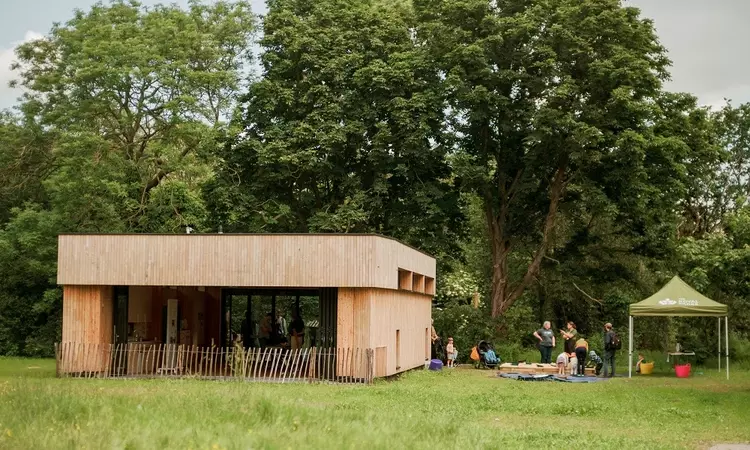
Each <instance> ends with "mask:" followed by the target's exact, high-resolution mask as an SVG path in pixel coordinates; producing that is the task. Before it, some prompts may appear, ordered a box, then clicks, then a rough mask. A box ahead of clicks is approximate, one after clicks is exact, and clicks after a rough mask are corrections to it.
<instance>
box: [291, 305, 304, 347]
mask: <svg viewBox="0 0 750 450" xmlns="http://www.w3.org/2000/svg"><path fill="white" fill-rule="evenodd" d="M289 331H290V333H289V334H290V335H291V338H292V350H299V349H301V348H302V345H303V344H304V342H305V322H304V321H303V320H302V317H300V315H299V313H298V312H295V313H294V316H293V319H292V324H291V326H290V327H289Z"/></svg>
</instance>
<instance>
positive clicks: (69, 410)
mask: <svg viewBox="0 0 750 450" xmlns="http://www.w3.org/2000/svg"><path fill="white" fill-rule="evenodd" d="M700 372H702V375H694V376H693V377H692V378H690V379H676V378H674V377H673V376H669V375H668V373H665V374H663V375H659V374H656V375H655V376H652V377H645V376H640V377H637V378H634V379H632V380H628V379H614V380H609V381H604V382H600V383H593V384H567V383H524V382H519V381H511V380H505V379H498V378H497V377H496V376H495V373H494V372H493V371H482V370H474V369H468V368H467V369H456V370H452V371H448V370H445V371H443V372H440V373H434V372H427V371H415V372H411V373H408V374H405V375H404V376H402V377H401V379H399V380H397V381H378V382H376V383H375V385H373V386H342V385H326V384H317V385H306V384H285V385H280V384H260V383H246V382H220V381H198V380H188V379H184V380H117V379H110V380H83V379H56V378H54V364H53V363H52V362H50V361H46V360H44V361H40V360H24V359H7V358H5V359H3V358H0V448H41V449H45V448H96V449H98V448H123V449H124V448H127V449H150V448H180V449H189V448H193V449H198V448H206V449H218V448H226V449H235V448H239V449H245V448H253V449H287V448H306V449H307V448H368V449H399V448H416V449H420V448H436V447H438V448H535V449H536V448H555V449H559V448H568V447H578V448H596V449H601V448H617V449H622V448H628V449H630V448H701V447H705V446H708V445H709V444H712V443H717V442H750V427H748V425H747V424H748V423H750V408H748V405H750V373H748V372H740V371H735V372H734V374H733V375H732V379H731V380H730V381H726V380H724V379H723V378H722V376H721V374H718V373H716V370H715V369H714V370H713V371H711V370H709V369H704V370H700ZM696 373H697V371H696Z"/></svg>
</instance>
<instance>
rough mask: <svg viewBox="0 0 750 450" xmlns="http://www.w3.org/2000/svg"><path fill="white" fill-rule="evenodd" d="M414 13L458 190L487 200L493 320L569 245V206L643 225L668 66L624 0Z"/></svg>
mask: <svg viewBox="0 0 750 450" xmlns="http://www.w3.org/2000/svg"><path fill="white" fill-rule="evenodd" d="M415 5H416V8H417V11H418V15H419V17H420V23H419V26H418V32H419V34H420V36H421V37H422V39H423V40H424V41H425V42H426V45H427V47H428V48H429V52H430V57H431V58H432V61H433V62H434V67H433V70H434V71H435V72H436V73H437V74H438V75H439V77H440V78H443V79H444V83H443V88H444V89H445V92H446V93H447V95H446V103H447V105H448V106H449V107H450V114H449V116H448V118H447V119H448V120H449V123H450V133H451V135H452V138H453V140H452V142H454V143H455V150H456V153H455V158H454V160H453V167H454V171H455V174H456V177H457V182H458V183H459V184H460V185H461V187H462V188H463V189H464V190H466V191H468V192H473V193H475V194H476V195H477V196H478V197H479V198H480V199H481V201H482V205H483V207H482V210H483V214H484V217H485V219H486V221H487V230H488V232H489V236H490V240H489V244H490V245H489V246H490V249H491V252H492V262H493V268H492V292H491V297H490V298H491V303H492V315H493V317H497V316H499V315H502V314H504V313H505V312H506V311H507V310H508V308H509V307H510V306H512V305H513V303H514V302H515V301H516V300H517V299H519V298H520V297H521V296H522V295H523V293H524V291H525V290H526V289H527V288H528V287H529V286H530V285H531V283H532V282H533V280H534V278H535V277H536V276H537V275H538V274H539V271H540V268H541V264H542V261H543V260H544V258H545V257H546V256H547V254H548V252H549V251H550V250H551V249H553V248H554V246H555V244H556V243H557V244H558V245H560V244H564V243H565V242H564V241H561V239H560V237H561V236H560V234H562V233H560V232H561V231H564V225H561V222H562V220H561V218H560V217H559V216H560V215H562V214H564V211H561V210H562V209H563V208H564V207H565V204H564V203H565V202H571V203H574V206H573V207H574V208H575V209H578V210H579V211H580V210H583V211H584V214H590V215H595V216H599V215H600V214H602V213H603V212H604V213H606V214H607V215H608V216H610V217H613V219H610V220H614V219H621V218H620V217H617V216H616V214H617V211H618V209H624V208H627V211H623V215H624V216H626V217H627V218H628V219H630V220H639V219H640V217H638V216H636V217H632V216H633V213H640V214H643V213H644V212H645V211H646V210H647V208H648V206H649V205H648V200H649V199H650V198H651V196H652V195H654V194H656V191H657V190H658V188H655V186H654V185H652V183H653V184H656V183H668V182H669V179H668V178H666V179H664V180H657V179H649V177H648V175H649V171H650V170H651V171H653V170H654V169H652V168H651V167H650V165H652V164H656V165H658V166H661V164H660V163H659V162H655V163H653V162H651V161H649V160H648V159H647V158H646V153H647V151H648V150H649V146H650V145H651V144H650V142H651V139H652V137H653V136H652V134H651V130H650V129H649V127H648V125H647V124H648V122H649V121H650V120H652V119H653V118H654V111H653V110H654V101H655V99H657V98H658V96H659V94H660V92H661V91H660V89H661V80H662V79H664V78H666V76H667V73H666V65H667V63H668V60H667V58H666V56H665V54H664V49H663V48H662V47H661V46H660V45H659V43H658V40H657V38H656V34H655V32H654V29H653V26H652V24H651V23H650V22H649V21H647V20H644V19H641V18H640V17H639V16H638V11H637V10H636V9H633V8H625V7H622V6H621V5H620V2H619V1H614V0H612V1H601V0H591V1H580V0H571V1H563V2H559V1H555V2H551V1H550V2H546V1H544V2H534V3H530V2H527V1H523V0H508V1H502V2H490V3H488V2H485V1H481V0H464V1H460V2H449V1H442V0H423V1H417V2H415ZM605 30H606V31H605ZM604 36H606V37H604ZM592 55H595V57H592ZM663 175H664V174H663ZM627 213H630V214H627ZM606 219H607V217H605V220H606ZM556 241H557V242H556Z"/></svg>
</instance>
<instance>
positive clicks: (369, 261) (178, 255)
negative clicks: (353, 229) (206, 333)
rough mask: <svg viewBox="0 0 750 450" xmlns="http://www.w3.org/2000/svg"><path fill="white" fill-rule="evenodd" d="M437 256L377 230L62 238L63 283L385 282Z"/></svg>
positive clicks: (425, 268) (431, 270)
mask: <svg viewBox="0 0 750 450" xmlns="http://www.w3.org/2000/svg"><path fill="white" fill-rule="evenodd" d="M399 268H403V269H405V270H409V271H413V272H416V273H419V274H422V275H425V276H428V277H432V278H434V277H435V259H434V258H432V257H430V256H428V255H425V254H424V253H421V252H419V251H417V250H414V249H412V248H410V247H408V246H405V245H403V244H401V243H399V242H397V241H395V240H392V239H388V238H385V237H382V236H375V235H353V234H352V235H340V234H337V235H334V234H331V235H321V234H307V235H274V234H267V235H252V234H238V235H232V234H181V235H180V234H178V235H145V234H140V235H139V234H133V235H106V234H105V235H61V236H60V237H59V248H58V275H57V281H58V284H61V285H114V286H214V287H224V286H232V287H309V288H321V287H380V288H388V289H398V269H399Z"/></svg>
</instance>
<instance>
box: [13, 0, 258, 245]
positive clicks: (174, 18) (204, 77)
mask: <svg viewBox="0 0 750 450" xmlns="http://www.w3.org/2000/svg"><path fill="white" fill-rule="evenodd" d="M254 24H255V19H254V16H253V15H252V14H251V12H250V9H249V4H248V3H247V2H242V1H240V2H236V3H227V2H223V1H221V2H217V3H216V4H213V5H211V6H206V5H203V4H201V3H199V2H191V3H190V7H189V9H188V10H187V11H183V10H181V9H179V8H178V7H176V6H156V7H154V8H146V7H143V6H141V4H139V3H138V2H136V1H122V0H121V1H114V2H113V3H111V4H110V5H106V6H105V5H102V4H97V5H95V6H94V7H92V9H91V10H90V11H87V12H84V11H80V10H79V11H76V13H75V17H74V18H73V19H72V20H70V21H69V22H67V23H66V24H64V25H56V26H54V27H53V28H52V31H51V33H50V35H49V36H48V37H45V38H42V39H38V40H35V41H31V42H28V43H26V44H23V45H21V46H20V47H19V48H18V49H17V55H18V62H17V63H16V64H15V66H14V68H15V69H16V71H17V73H18V80H17V81H16V84H17V85H20V86H23V87H24V88H25V93H24V95H23V102H22V104H21V110H22V112H23V113H24V114H25V115H26V116H27V117H30V118H33V120H34V121H35V122H36V123H38V124H39V125H40V126H43V127H47V128H49V129H52V130H58V131H59V132H61V133H64V135H62V136H61V138H60V139H61V140H62V142H61V143H58V147H60V149H58V151H56V154H57V156H58V158H59V161H58V162H57V164H58V165H59V166H61V170H59V171H58V172H57V175H64V174H65V172H66V170H67V171H68V172H69V173H68V174H67V175H64V176H68V175H73V173H75V172H78V171H79V170H80V169H83V168H86V169H87V170H92V171H93V172H95V173H96V178H97V181H96V182H94V184H88V185H82V186H78V187H72V186H69V187H72V188H73V190H77V191H79V192H80V191H81V190H83V191H84V192H85V191H86V190H87V189H88V188H93V189H94V190H93V191H90V192H91V194H92V195H97V191H98V190H100V189H103V191H102V192H104V193H105V194H104V197H105V198H103V201H104V202H106V203H110V202H113V201H114V202H115V203H116V204H118V205H117V206H116V207H115V208H114V209H116V210H117V214H116V216H117V217H116V218H115V217H113V218H112V219H113V220H116V221H119V222H120V224H119V226H118V227H117V228H120V229H127V230H143V231H155V230H158V229H163V228H164V224H159V223H156V224H153V223H145V220H146V217H148V216H149V214H148V209H149V201H150V199H151V194H152V192H153V191H154V190H155V189H157V188H159V187H162V186H163V185H164V184H165V183H166V182H170V181H175V182H177V183H183V184H188V185H191V186H193V188H194V189H197V186H198V185H199V184H200V183H201V182H202V181H204V180H205V179H206V178H207V177H208V176H210V174H211V171H210V164H209V163H210V161H208V160H207V157H208V154H207V151H208V150H210V149H211V148H212V147H213V146H214V145H215V142H216V139H217V138H218V137H220V136H221V133H222V131H223V129H224V123H223V122H224V120H225V119H226V118H227V116H228V115H229V113H230V112H231V111H232V109H233V107H234V102H233V100H234V92H236V91H237V90H238V89H239V87H240V86H241V79H242V69H243V67H244V65H245V63H246V62H247V61H248V58H249V49H250V45H251V40H250V38H251V36H252V33H253V30H254V26H255V25H254ZM102 162H104V163H105V164H102ZM110 163H114V164H110ZM81 164H83V166H81ZM65 167H67V168H68V169H65ZM102 171H107V173H103V172H102ZM75 180H76V177H75V176H74V177H73V178H67V181H72V182H74V181H75ZM115 180H116V181H115ZM83 181H84V182H88V180H83ZM110 181H115V182H116V183H117V184H118V186H117V187H114V186H108V187H107V186H103V185H102V183H104V184H106V183H108V182H110ZM60 183H61V180H59V179H58V180H57V181H56V182H55V183H53V184H55V185H56V186H59V184H60ZM112 189H115V190H116V191H118V192H112ZM165 189H167V190H170V189H172V187H166V188H165ZM175 197H180V196H179V195H178V196H175ZM183 197H184V196H183ZM121 202H122V205H123V206H122V207H120V205H119V203H121ZM100 206H103V205H100ZM171 206H172V211H171V212H170V213H169V215H171V216H176V217H180V216H182V213H181V211H180V210H181V209H182V208H183V207H185V208H192V209H195V205H192V204H181V203H179V202H177V201H176V200H175V201H173V203H172V205H171ZM66 209H69V208H68V207H66ZM92 213H93V211H92ZM167 217H169V216H167ZM82 220H83V219H82ZM92 220H93V221H96V218H92ZM180 225H185V223H181V224H180ZM172 231H176V230H174V229H173V230H172Z"/></svg>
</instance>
